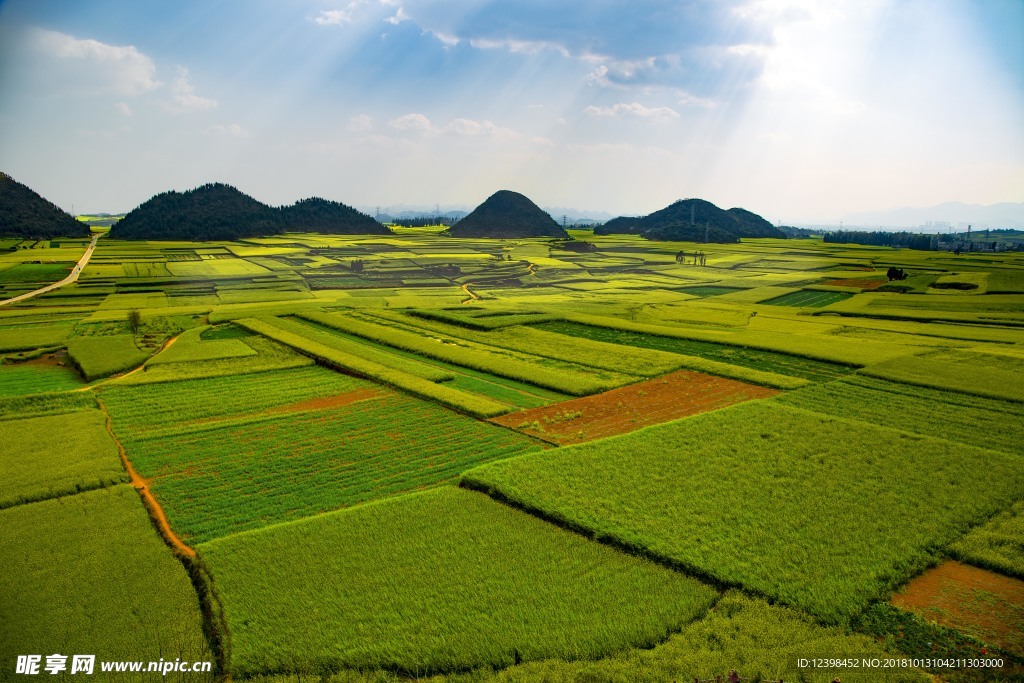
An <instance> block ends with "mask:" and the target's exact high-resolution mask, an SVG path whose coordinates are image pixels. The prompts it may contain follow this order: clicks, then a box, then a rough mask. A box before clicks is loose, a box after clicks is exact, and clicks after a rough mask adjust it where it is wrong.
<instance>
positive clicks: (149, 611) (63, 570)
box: [0, 485, 212, 680]
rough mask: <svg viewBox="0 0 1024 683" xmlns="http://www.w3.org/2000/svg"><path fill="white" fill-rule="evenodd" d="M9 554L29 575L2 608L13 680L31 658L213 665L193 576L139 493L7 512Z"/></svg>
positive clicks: (0, 540)
mask: <svg viewBox="0 0 1024 683" xmlns="http://www.w3.org/2000/svg"><path fill="white" fill-rule="evenodd" d="M0 550H2V552H3V555H4V557H5V558H7V561H8V562H9V563H10V564H11V566H12V567H18V568H19V569H18V571H13V572H8V575H7V577H6V578H5V587H4V599H3V600H0V662H3V666H4V667H5V671H6V672H10V671H14V660H15V657H16V655H24V654H31V653H37V654H43V653H45V654H52V653H64V654H69V655H70V654H86V653H88V654H95V655H96V657H97V659H98V660H101V659H110V660H117V659H124V658H126V657H130V658H138V659H146V660H154V661H155V660H157V659H160V658H161V657H164V658H167V659H170V660H173V659H174V658H175V657H181V658H183V659H184V658H187V659H188V660H189V661H196V660H207V661H209V660H212V657H211V653H210V650H209V647H208V646H207V644H206V641H205V639H204V638H203V631H202V618H201V615H200V612H199V602H198V600H197V598H196V594H195V591H194V590H193V589H192V586H191V584H190V583H189V579H188V576H187V575H186V573H185V570H184V569H183V568H182V566H181V564H180V563H179V562H178V560H177V559H175V558H174V556H173V555H172V554H171V552H170V550H168V549H167V547H166V546H164V544H163V543H162V542H161V541H160V539H159V538H158V537H157V536H156V534H155V533H154V532H153V527H152V526H151V525H150V523H149V520H148V519H147V518H146V511H145V509H144V508H143V507H142V503H141V502H140V501H139V497H138V495H136V493H135V491H134V490H132V488H131V487H130V486H124V485H121V486H115V487H113V488H109V489H103V490H98V491H89V492H86V493H80V494H77V495H73V496H65V497H63V498H58V499H55V500H47V501H42V502H39V503H29V504H26V505H18V506H16V507H13V508H9V509H6V510H0ZM97 674H98V671H97ZM191 680H212V678H207V679H204V678H201V677H198V676H197V677H196V678H193V679H191Z"/></svg>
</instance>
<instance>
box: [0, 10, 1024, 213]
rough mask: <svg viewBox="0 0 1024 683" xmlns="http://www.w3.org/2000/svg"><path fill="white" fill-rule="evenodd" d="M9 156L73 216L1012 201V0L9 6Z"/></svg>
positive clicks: (1, 143)
mask: <svg viewBox="0 0 1024 683" xmlns="http://www.w3.org/2000/svg"><path fill="white" fill-rule="evenodd" d="M0 170H3V171H5V172H7V173H9V174H10V175H12V176H13V177H14V178H15V179H17V180H19V181H21V182H23V183H25V184H27V185H28V186H29V187H31V188H33V189H34V190H36V191H37V192H39V193H40V194H42V195H43V196H45V197H46V198H48V199H50V200H51V201H53V202H54V203H56V204H58V205H59V206H61V207H62V208H64V209H66V210H69V211H71V210H72V209H73V210H74V212H75V213H90V212H99V211H106V212H111V213H116V212H122V211H127V210H130V209H132V208H134V207H135V206H137V205H139V204H140V203H142V202H143V201H145V200H146V199H148V198H149V197H151V196H152V195H154V194H157V193H159V192H163V191H166V190H171V189H174V190H179V191H180V190H187V189H190V188H193V187H197V186H199V185H201V184H204V183H207V182H225V183H229V184H232V185H235V186H236V187H238V188H239V189H240V190H242V191H243V192H245V193H247V194H249V195H251V196H253V197H255V198H257V199H259V200H261V201H264V202H267V203H269V204H273V205H281V204H289V203H291V202H294V201H295V200H297V199H300V198H304V197H309V196H321V197H325V198H327V199H332V200H336V201H341V202H344V203H346V204H350V205H356V206H360V207H378V206H379V207H380V208H381V210H382V211H387V210H400V209H401V208H403V207H426V206H429V207H433V206H435V205H440V206H441V207H442V209H444V208H445V207H451V208H459V207H462V208H466V209H470V208H472V207H474V206H476V205H478V204H479V203H480V202H482V201H483V200H484V199H486V198H487V197H488V196H489V195H491V194H492V193H494V192H496V191H497V190H500V189H509V190H515V191H518V192H522V193H523V194H525V195H527V196H528V197H530V198H531V199H533V200H534V201H535V202H536V203H538V204H539V205H541V206H548V207H553V206H554V207H572V208H576V209H579V210H583V211H592V212H604V213H607V214H611V215H641V214H646V213H650V212H652V211H655V210H657V209H660V208H662V207H664V206H667V205H668V204H670V203H672V202H673V201H675V200H677V199H682V198H688V197H700V198H703V199H707V200H709V201H712V202H714V203H716V204H718V205H719V206H722V207H723V208H729V207H734V206H739V207H744V208H746V209H749V210H751V211H754V212H755V213H758V214H761V215H762V216H764V217H765V218H767V219H768V220H770V221H772V222H773V223H774V222H782V223H808V222H815V221H820V222H834V221H837V220H840V219H842V217H843V216H845V215H847V214H850V213H854V212H859V211H870V210H883V209H888V208H895V207H904V206H932V205H935V204H939V203H943V202H948V201H963V202H968V203H977V204H993V203H997V202H1022V201H1024V0H899V1H896V0H851V1H847V0H823V1H820V2H815V1H812V0H628V1H624V0H621V1H620V0H338V1H333V0H289V1H287V2H280V1H272V0H218V1H217V2H210V1H209V0H176V1H175V2H173V3H169V2H163V1H157V0H123V1H116V2H115V1H113V0H78V1H76V2H66V1H65V0H0Z"/></svg>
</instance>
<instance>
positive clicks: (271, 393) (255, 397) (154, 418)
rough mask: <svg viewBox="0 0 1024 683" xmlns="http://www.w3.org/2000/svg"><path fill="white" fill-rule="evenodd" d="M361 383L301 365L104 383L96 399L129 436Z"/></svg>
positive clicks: (337, 391) (295, 400)
mask: <svg viewBox="0 0 1024 683" xmlns="http://www.w3.org/2000/svg"><path fill="white" fill-rule="evenodd" d="M365 386H367V385H366V383H365V382H362V381H360V380H357V379H355V378H352V377H347V376H345V375H341V374H338V373H336V372H331V371H329V370H325V369H323V368H318V367H303V368H295V369H288V370H280V371H276V372H265V373H260V374H257V375H254V376H251V377H250V376H246V375H232V376H229V377H223V378H202V379H188V380H181V381H178V382H166V383H160V384H157V385H153V386H120V385H110V387H109V388H107V389H105V390H104V391H103V392H102V399H103V402H104V403H105V404H106V406H107V408H108V409H109V410H110V414H111V416H112V417H113V418H114V431H115V432H116V433H117V434H118V435H119V436H122V437H126V438H134V437H135V436H137V435H138V436H142V435H145V434H146V433H147V432H148V431H151V430H154V429H161V428H166V427H173V426H175V425H178V424H181V423H188V422H192V421H196V420H204V421H210V420H212V419H215V418H219V417H230V416H235V415H239V414H250V413H258V412H261V411H264V410H267V409H269V408H274V407H278V406H283V405H288V404H294V403H300V402H303V401H308V400H310V399H317V398H324V397H328V396H334V395H336V394H341V393H344V392H346V391H351V390H352V389H358V388H362V387H365Z"/></svg>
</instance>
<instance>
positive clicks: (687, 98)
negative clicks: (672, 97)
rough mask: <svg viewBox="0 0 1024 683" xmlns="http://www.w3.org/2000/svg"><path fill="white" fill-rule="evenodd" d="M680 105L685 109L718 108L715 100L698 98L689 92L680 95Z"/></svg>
mask: <svg viewBox="0 0 1024 683" xmlns="http://www.w3.org/2000/svg"><path fill="white" fill-rule="evenodd" d="M679 104H681V105H683V106H684V107H701V108H702V109H714V108H715V107H716V106H718V105H717V103H716V102H715V101H714V100H709V99H708V98H706V97H697V96H696V95H691V94H690V93H688V92H684V93H681V94H680V97H679Z"/></svg>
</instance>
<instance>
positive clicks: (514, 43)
mask: <svg viewBox="0 0 1024 683" xmlns="http://www.w3.org/2000/svg"><path fill="white" fill-rule="evenodd" d="M469 44H470V45H472V46H473V47H475V48H477V49H478V50H508V51H509V52H514V53H518V54H527V55H533V54H537V53H538V52H542V51H544V50H554V51H555V52H557V53H558V54H560V55H562V56H563V57H571V56H572V55H571V54H570V53H569V50H567V49H566V48H565V46H564V45H560V44H558V43H554V42H551V41H546V40H513V39H502V40H493V39H490V38H473V39H471V40H470V41H469Z"/></svg>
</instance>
